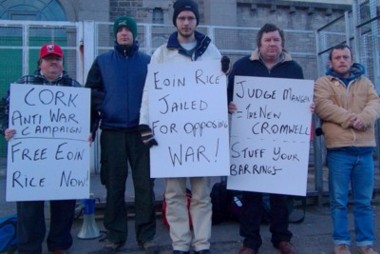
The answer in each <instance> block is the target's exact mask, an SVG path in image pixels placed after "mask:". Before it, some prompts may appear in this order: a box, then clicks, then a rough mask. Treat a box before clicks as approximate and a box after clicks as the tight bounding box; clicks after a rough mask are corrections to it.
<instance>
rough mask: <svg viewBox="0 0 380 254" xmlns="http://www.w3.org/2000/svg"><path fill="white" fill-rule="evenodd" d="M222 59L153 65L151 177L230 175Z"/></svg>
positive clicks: (150, 79) (150, 72) (148, 83)
mask: <svg viewBox="0 0 380 254" xmlns="http://www.w3.org/2000/svg"><path fill="white" fill-rule="evenodd" d="M220 68H221V67H220V61H199V62H198V61H196V62H184V63H181V62H176V63H168V64H154V65H153V64H151V65H149V70H148V76H147V79H146V83H145V86H146V87H148V91H149V121H150V127H151V128H152V130H153V133H154V135H155V138H156V140H157V142H158V146H154V147H152V148H151V150H150V154H151V157H150V161H151V177H154V178H160V177H194V176H220V175H228V173H229V144H228V113H227V112H228V111H227V99H226V98H227V95H226V90H227V89H226V82H227V81H226V76H225V74H224V73H223V72H221V70H220Z"/></svg>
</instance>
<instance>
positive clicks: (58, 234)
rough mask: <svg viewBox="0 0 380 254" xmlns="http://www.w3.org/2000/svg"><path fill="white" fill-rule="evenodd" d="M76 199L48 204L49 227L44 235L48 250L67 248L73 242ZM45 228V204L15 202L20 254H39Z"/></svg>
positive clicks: (53, 201) (39, 202)
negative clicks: (72, 229) (72, 230)
mask: <svg viewBox="0 0 380 254" xmlns="http://www.w3.org/2000/svg"><path fill="white" fill-rule="evenodd" d="M74 212H75V200H52V201H50V228H49V233H48V236H47V246H48V250H49V251H54V250H66V249H69V248H70V247H71V245H72V243H73V238H72V236H71V233H70V231H71V226H72V224H73V221H74ZM45 233H46V225H45V215H44V201H23V202H17V242H18V253H19V254H40V253H42V243H43V241H44V238H45Z"/></svg>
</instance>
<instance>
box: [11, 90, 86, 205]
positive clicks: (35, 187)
mask: <svg viewBox="0 0 380 254" xmlns="http://www.w3.org/2000/svg"><path fill="white" fill-rule="evenodd" d="M9 128H13V129H15V130H16V134H15V136H14V137H13V138H12V139H11V140H10V141H9V142H8V162H7V190H6V200H7V201H29V200H62V199H84V198H88V197H89V190H90V177H89V176H90V165H89V162H90V161H89V158H90V147H89V143H88V137H89V133H90V90H89V89H87V88H75V87H63V86H46V85H25V84H11V88H10V112H9Z"/></svg>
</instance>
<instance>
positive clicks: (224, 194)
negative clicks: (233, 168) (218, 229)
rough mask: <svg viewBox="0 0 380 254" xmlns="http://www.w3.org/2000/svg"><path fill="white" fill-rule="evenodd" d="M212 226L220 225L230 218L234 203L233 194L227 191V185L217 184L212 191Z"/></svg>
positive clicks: (223, 183) (224, 183)
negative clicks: (231, 207)
mask: <svg viewBox="0 0 380 254" xmlns="http://www.w3.org/2000/svg"><path fill="white" fill-rule="evenodd" d="M210 197H211V203H212V224H219V223H221V222H223V221H227V220H229V218H230V215H229V212H228V211H229V210H230V206H231V202H232V192H231V191H230V190H227V183H226V182H223V181H222V182H220V183H215V184H214V186H212V190H211V194H210Z"/></svg>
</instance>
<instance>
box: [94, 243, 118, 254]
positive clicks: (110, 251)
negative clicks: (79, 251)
mask: <svg viewBox="0 0 380 254" xmlns="http://www.w3.org/2000/svg"><path fill="white" fill-rule="evenodd" d="M124 245H125V242H119V243H113V242H110V241H108V240H107V242H106V244H105V245H104V246H103V248H101V249H100V250H93V251H90V252H88V254H114V253H117V252H118V251H119V250H120V249H121V248H122V247H123V246H124Z"/></svg>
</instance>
